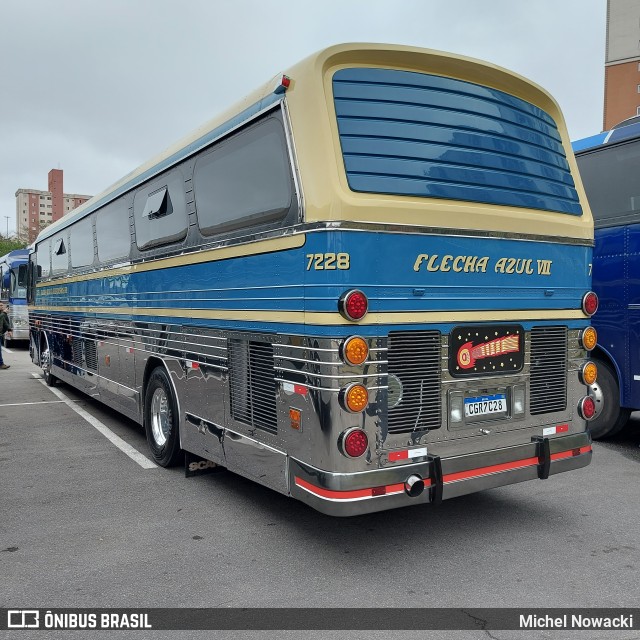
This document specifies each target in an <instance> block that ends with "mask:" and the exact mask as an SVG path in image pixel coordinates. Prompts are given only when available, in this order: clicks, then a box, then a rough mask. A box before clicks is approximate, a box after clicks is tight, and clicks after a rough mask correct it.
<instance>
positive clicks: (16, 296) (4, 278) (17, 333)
mask: <svg viewBox="0 0 640 640" xmlns="http://www.w3.org/2000/svg"><path fill="white" fill-rule="evenodd" d="M28 263H29V251H28V249H16V250H14V251H10V252H9V253H7V254H6V255H4V256H2V257H1V258H0V302H1V303H3V304H5V305H7V308H8V316H9V321H10V322H11V326H12V328H13V331H12V334H11V335H12V337H11V338H9V337H8V336H7V335H5V337H4V344H5V345H8V344H9V343H10V342H11V341H14V340H25V341H27V340H29V314H28V311H27V267H28Z"/></svg>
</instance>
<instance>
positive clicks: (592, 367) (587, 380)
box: [580, 362, 598, 385]
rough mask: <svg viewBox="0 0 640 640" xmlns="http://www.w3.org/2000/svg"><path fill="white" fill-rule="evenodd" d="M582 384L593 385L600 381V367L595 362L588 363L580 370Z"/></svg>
mask: <svg viewBox="0 0 640 640" xmlns="http://www.w3.org/2000/svg"><path fill="white" fill-rule="evenodd" d="M580 378H582V384H586V385H591V384H593V383H594V382H595V381H596V380H597V379H598V367H597V366H596V363H595V362H587V363H585V365H584V366H583V367H582V369H581V370H580Z"/></svg>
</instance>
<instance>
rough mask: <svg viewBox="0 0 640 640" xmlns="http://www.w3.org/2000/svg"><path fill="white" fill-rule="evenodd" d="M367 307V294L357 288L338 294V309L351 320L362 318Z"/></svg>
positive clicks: (365, 313)
mask: <svg viewBox="0 0 640 640" xmlns="http://www.w3.org/2000/svg"><path fill="white" fill-rule="evenodd" d="M368 308H369V301H368V300H367V296H365V295H364V293H362V291H358V290H357V289H353V290H351V291H347V293H343V294H342V295H341V296H340V300H338V311H340V313H341V314H342V315H343V316H344V317H345V318H346V319H347V320H351V321H353V322H355V321H357V320H362V318H364V317H365V316H366V315H367V310H368Z"/></svg>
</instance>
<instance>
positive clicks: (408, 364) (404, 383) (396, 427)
mask: <svg viewBox="0 0 640 640" xmlns="http://www.w3.org/2000/svg"><path fill="white" fill-rule="evenodd" d="M387 357H388V360H389V369H388V371H389V403H390V405H391V404H393V403H395V402H397V400H398V394H400V396H401V399H400V402H398V404H397V405H396V406H394V407H393V408H391V406H390V408H389V412H388V427H389V433H410V432H412V431H424V430H425V429H438V428H439V427H440V425H441V410H442V403H441V393H440V392H441V386H440V367H441V364H440V333H439V332H438V331H393V332H391V333H390V334H389V343H388V352H387Z"/></svg>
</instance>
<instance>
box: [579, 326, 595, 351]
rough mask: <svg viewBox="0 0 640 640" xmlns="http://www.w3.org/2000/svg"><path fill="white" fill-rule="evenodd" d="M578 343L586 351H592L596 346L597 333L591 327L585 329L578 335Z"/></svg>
mask: <svg viewBox="0 0 640 640" xmlns="http://www.w3.org/2000/svg"><path fill="white" fill-rule="evenodd" d="M580 342H581V343H582V346H583V347H584V348H585V349H586V350H587V351H593V350H594V349H595V348H596V345H597V344H598V332H597V331H596V330H595V329H594V328H593V327H587V328H586V329H585V330H584V331H583V332H582V333H581V334H580Z"/></svg>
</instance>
